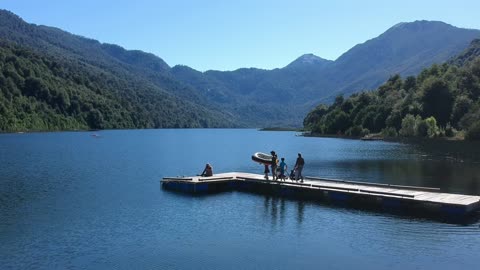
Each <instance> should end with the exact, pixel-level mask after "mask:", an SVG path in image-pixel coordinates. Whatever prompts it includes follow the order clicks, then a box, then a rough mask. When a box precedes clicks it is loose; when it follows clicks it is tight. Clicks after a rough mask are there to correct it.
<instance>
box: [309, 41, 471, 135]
mask: <svg viewBox="0 0 480 270" xmlns="http://www.w3.org/2000/svg"><path fill="white" fill-rule="evenodd" d="M479 45H480V40H478V39H476V40H474V41H472V42H471V44H470V46H469V47H468V48H467V49H465V50H464V51H462V52H461V53H460V54H459V55H457V56H455V57H453V58H452V59H450V60H449V61H447V63H443V64H441V65H437V64H433V65H432V66H431V67H429V68H426V69H424V70H422V71H421V72H420V73H419V74H418V75H417V76H416V77H415V76H408V77H406V78H405V79H402V78H401V77H400V76H399V75H395V76H392V77H390V78H389V79H388V80H387V81H386V82H385V83H384V84H382V85H381V86H380V87H378V88H377V89H376V90H374V91H368V92H362V93H360V94H359V93H356V94H353V95H351V96H350V97H348V98H346V99H345V98H343V97H342V96H338V97H336V99H335V102H334V103H333V104H331V105H330V106H326V105H325V104H322V105H319V106H318V107H317V108H315V109H314V110H312V111H311V112H310V113H309V114H308V115H307V116H306V117H305V120H304V126H305V128H307V129H309V130H311V131H312V132H313V133H316V134H323V135H325V134H330V135H331V134H345V135H347V136H355V137H356V136H364V135H367V134H369V133H379V132H381V133H383V135H385V136H389V137H395V136H402V137H430V138H431V137H444V136H448V137H453V136H457V137H458V138H461V137H463V134H465V138H466V139H469V140H480V50H479V48H480V46H479ZM458 131H461V132H458Z"/></svg>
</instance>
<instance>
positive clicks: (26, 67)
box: [0, 42, 234, 132]
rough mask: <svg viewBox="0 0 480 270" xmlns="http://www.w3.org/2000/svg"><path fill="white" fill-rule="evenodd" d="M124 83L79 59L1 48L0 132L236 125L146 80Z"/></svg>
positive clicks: (5, 45) (14, 47)
mask: <svg viewBox="0 0 480 270" xmlns="http://www.w3.org/2000/svg"><path fill="white" fill-rule="evenodd" d="M130 77H131V76H130ZM125 78H129V77H127V76H125ZM125 78H124V77H122V76H119V74H117V73H112V72H110V71H109V70H108V69H102V68H101V67H98V66H94V65H91V64H89V63H88V62H84V61H82V60H81V59H74V58H68V57H64V56H62V55H53V54H47V53H42V52H39V51H34V50H33V49H31V48H28V47H25V46H19V45H17V44H14V43H9V42H1V43H0V132H15V131H52V130H85V129H126V128H167V127H172V128H173V127H175V128H187V127H188V128H192V127H228V126H233V125H234V124H233V123H232V121H231V120H229V119H227V117H225V116H224V115H221V114H216V113H215V112H212V111H209V110H206V109H205V108H203V107H201V106H199V105H196V104H193V103H190V102H188V101H185V100H183V99H180V98H177V97H175V96H173V95H171V94H168V93H166V92H164V91H162V90H161V89H159V88H158V86H156V85H153V84H151V83H149V82H148V81H146V80H141V79H138V80H131V79H125Z"/></svg>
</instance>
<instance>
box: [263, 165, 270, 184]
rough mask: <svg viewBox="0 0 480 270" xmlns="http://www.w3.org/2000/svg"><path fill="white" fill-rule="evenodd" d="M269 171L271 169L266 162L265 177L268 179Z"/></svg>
mask: <svg viewBox="0 0 480 270" xmlns="http://www.w3.org/2000/svg"><path fill="white" fill-rule="evenodd" d="M269 172H270V170H269V169H268V165H267V164H265V171H264V173H265V179H266V180H268V173H269Z"/></svg>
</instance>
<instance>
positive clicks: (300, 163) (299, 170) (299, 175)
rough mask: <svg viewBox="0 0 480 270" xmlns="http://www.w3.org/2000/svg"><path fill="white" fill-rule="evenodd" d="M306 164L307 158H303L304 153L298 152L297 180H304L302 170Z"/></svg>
mask: <svg viewBox="0 0 480 270" xmlns="http://www.w3.org/2000/svg"><path fill="white" fill-rule="evenodd" d="M304 165H305V160H304V159H303V158H302V154H300V153H298V158H297V162H295V168H294V169H295V173H296V174H295V181H298V180H299V179H301V181H300V182H303V175H302V170H303V166H304Z"/></svg>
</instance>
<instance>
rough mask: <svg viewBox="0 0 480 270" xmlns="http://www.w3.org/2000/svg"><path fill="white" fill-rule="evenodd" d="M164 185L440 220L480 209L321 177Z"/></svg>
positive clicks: (222, 178) (458, 199) (235, 177)
mask: <svg viewBox="0 0 480 270" xmlns="http://www.w3.org/2000/svg"><path fill="white" fill-rule="evenodd" d="M161 185H162V187H163V188H164V189H167V190H174V191H179V192H185V193H191V194H208V193H212V192H221V191H232V190H238V191H244V192H255V193H267V194H274V195H278V196H284V197H295V198H299V199H313V200H320V201H325V202H329V203H333V204H339V205H342V206H352V207H360V206H373V207H376V208H379V209H383V210H387V211H394V212H399V211H402V212H408V213H410V212H416V213H418V212H419V211H420V212H423V213H429V214H434V215H441V216H468V215H470V214H472V213H475V212H477V211H478V210H479V209H480V196H474V195H463V194H451V193H443V192H441V190H440V189H439V188H429V187H415V186H401V185H390V184H380V183H365V182H356V181H345V180H338V179H325V178H318V177H305V180H304V182H303V183H300V182H295V181H291V180H285V181H281V180H277V181H273V180H265V179H264V176H263V175H260V174H251V173H241V172H231V173H222V174H217V175H214V176H211V177H199V176H194V177H165V178H163V179H162V180H161Z"/></svg>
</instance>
